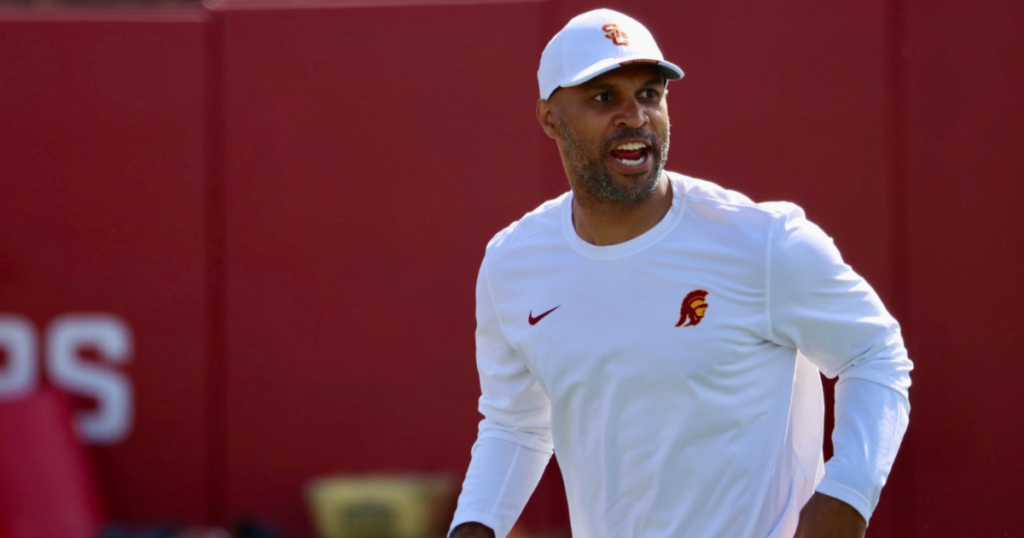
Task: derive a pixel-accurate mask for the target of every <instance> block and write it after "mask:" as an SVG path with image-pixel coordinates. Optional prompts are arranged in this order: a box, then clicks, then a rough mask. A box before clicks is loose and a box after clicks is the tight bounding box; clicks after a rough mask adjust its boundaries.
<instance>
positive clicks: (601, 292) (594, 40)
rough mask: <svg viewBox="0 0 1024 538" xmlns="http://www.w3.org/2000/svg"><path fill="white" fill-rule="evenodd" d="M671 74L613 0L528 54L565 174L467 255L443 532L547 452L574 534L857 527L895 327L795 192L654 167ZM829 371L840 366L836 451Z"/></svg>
mask: <svg viewBox="0 0 1024 538" xmlns="http://www.w3.org/2000/svg"><path fill="white" fill-rule="evenodd" d="M682 76H683V72H682V71H681V70H680V69H679V68H678V67H676V66H675V65H673V64H671V63H668V62H666V61H665V60H664V58H663V57H662V55H661V52H660V51H659V49H658V47H657V45H656V44H655V42H654V39H653V37H652V36H651V35H650V33H649V32H648V31H647V30H646V28H644V27H643V26H642V25H641V24H640V23H639V22H637V21H635V20H633V19H631V18H629V17H627V16H625V15H622V14H620V13H616V12H614V11H609V10H597V11H592V12H589V13H584V14H582V15H580V16H578V17H576V18H574V19H573V20H572V21H570V22H569V24H568V25H567V26H566V27H565V28H564V29H562V31H561V32H559V33H558V34H557V35H556V36H555V37H554V38H553V39H552V40H551V42H550V43H549V44H548V46H547V48H546V49H545V50H544V53H543V55H542V56H541V62H540V70H539V72H538V80H539V83H540V92H541V94H540V97H541V98H540V101H539V102H538V103H537V119H538V120H539V121H540V124H541V127H542V128H543V129H544V132H545V133H546V134H547V135H548V136H549V137H551V138H552V139H554V140H555V142H556V143H557V145H558V149H559V151H560V153H561V156H562V163H563V165H564V168H565V172H566V176H567V177H568V180H569V185H570V188H571V189H570V192H568V193H566V194H565V195H563V196H561V197H559V198H557V199H555V200H551V201H549V202H547V203H545V204H543V205H541V206H540V207H539V208H537V209H536V210H534V211H533V212H531V213H529V214H527V215H526V216H524V217H523V218H522V219H520V220H519V221H518V222H516V223H514V224H512V225H511V226H509V227H508V228H506V229H505V230H503V231H501V232H500V233H498V234H497V235H496V236H495V237H494V238H493V239H492V240H491V242H490V243H489V244H488V246H487V252H486V255H485V257H484V260H483V262H482V264H481V267H480V273H479V277H478V281H477V310H476V315H477V332H476V339H477V367H478V370H479V373H480V384H481V389H482V395H481V397H480V404H479V408H480V411H481V413H482V414H483V416H484V419H483V420H482V421H481V423H480V432H479V437H478V440H477V442H476V444H475V445H474V447H473V457H472V462H471V463H470V467H469V470H468V472H467V474H466V479H465V482H464V484H463V490H462V494H461V496H460V498H459V505H458V509H457V510H456V513H455V518H454V521H453V522H452V531H451V536H453V537H455V538H466V537H477V536H498V537H503V536H505V535H506V534H507V533H508V532H509V530H510V529H511V527H512V525H513V523H514V522H515V521H516V519H517V518H518V517H519V514H520V512H521V510H522V508H523V506H524V505H525V504H526V501H527V499H528V498H529V496H530V494H531V493H532V491H533V489H534V487H535V486H536V484H537V482H538V480H539V479H540V476H541V474H542V472H543V470H544V468H545V466H546V465H547V462H548V460H549V458H550V455H551V453H552V450H554V451H557V453H558V461H559V464H560V466H561V468H562V474H563V477H564V480H565V487H566V495H567V497H568V501H569V512H570V520H571V524H572V532H573V536H575V537H577V538H631V537H636V538H668V537H694V538H748V537H749V538H790V537H793V536H799V537H800V538H824V537H828V538H846V537H861V536H863V535H864V532H865V527H866V522H867V520H868V519H869V518H870V516H871V512H872V511H873V510H874V508H875V505H876V504H877V502H878V496H879V493H880V491H881V488H882V486H883V485H884V483H885V480H886V477H887V476H888V473H889V470H890V468H891V466H892V462H893V459H894V458H895V455H896V451H897V449H898V446H899V443H900V441H901V439H902V437H903V433H904V431H905V430H906V426H907V417H908V413H909V403H908V400H907V390H908V387H909V386H910V379H909V372H910V369H911V367H912V365H911V362H910V361H909V360H908V359H907V356H906V351H905V349H904V347H903V341H902V338H901V337H900V332H899V327H898V325H897V323H896V321H895V320H894V319H892V317H891V316H889V314H888V313H887V312H886V311H885V308H884V307H883V306H882V304H881V302H880V301H879V299H878V297H877V295H876V294H875V292H874V291H873V290H872V289H871V287H870V286H868V285H867V283H866V282H864V280H863V279H862V278H861V277H859V276H858V275H857V274H856V273H854V272H853V271H852V270H851V269H850V267H849V266H847V265H845V264H844V263H843V262H842V259H841V258H840V256H839V253H838V252H837V251H836V250H835V248H834V246H833V245H832V242H831V240H830V239H829V238H828V236H826V235H825V234H824V233H823V232H822V231H821V230H820V229H819V228H817V227H816V226H815V225H813V224H811V223H810V222H808V221H807V220H806V219H805V218H804V215H803V212H802V211H801V210H800V209H799V208H798V207H796V206H794V205H792V204H788V203H766V204H754V203H752V202H751V201H750V200H749V199H747V198H746V197H744V196H743V195H741V194H738V193H736V192H733V191H729V190H725V189H723V188H721V187H718V186H717V185H714V184H712V183H708V182H705V181H701V180H697V179H693V178H689V177H685V176H682V175H679V174H675V173H671V172H667V171H665V170H663V165H664V163H665V159H666V158H667V155H668V148H669V117H668V106H667V102H666V100H665V96H666V92H667V83H668V80H676V79H679V78H681V77H682ZM819 371H821V372H823V373H825V375H827V376H830V377H834V376H838V377H839V381H838V383H837V385H836V409H835V412H836V428H835V431H834V432H833V441H834V447H835V455H834V457H833V458H832V459H831V460H830V461H829V462H828V465H827V467H826V466H823V465H822V462H821V443H822V435H823V433H822V417H823V409H822V407H823V405H822V394H821V383H820V378H819Z"/></svg>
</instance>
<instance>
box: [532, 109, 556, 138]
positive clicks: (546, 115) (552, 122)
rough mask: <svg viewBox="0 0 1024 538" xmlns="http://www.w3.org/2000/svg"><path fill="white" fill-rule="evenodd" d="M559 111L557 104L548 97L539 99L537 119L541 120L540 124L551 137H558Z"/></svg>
mask: <svg viewBox="0 0 1024 538" xmlns="http://www.w3.org/2000/svg"><path fill="white" fill-rule="evenodd" d="M557 117H558V112H557V111H556V110H555V104H554V103H552V102H551V101H550V100H547V99H538V100H537V121H538V122H540V126H541V128H542V129H544V133H546V134H547V135H548V137H550V138H555V139H557V138H558V135H559V132H558V119H557Z"/></svg>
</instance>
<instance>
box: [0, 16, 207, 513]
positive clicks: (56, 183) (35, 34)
mask: <svg viewBox="0 0 1024 538" xmlns="http://www.w3.org/2000/svg"><path fill="white" fill-rule="evenodd" d="M205 19H206V15H205V14H204V13H203V12H201V11H199V10H186V11H181V10H167V11H163V12H158V13H153V12H133V11H127V10H118V11H112V12H84V13H79V14H71V15H68V14H66V13H61V12H59V11H56V12H41V13H39V12H18V11H10V12H2V13H0V36H2V37H0V43H2V44H0V65H2V66H3V68H2V69H0V88H2V90H0V91H2V98H0V118H2V119H0V125H2V126H0V182H2V189H0V190H2V192H3V195H2V196H0V311H2V312H4V313H8V314H15V315H18V316H22V317H24V318H25V319H27V320H28V321H29V322H30V324H31V326H33V327H34V328H35V332H36V333H37V338H36V340H37V342H38V346H37V347H38V353H37V357H36V358H35V360H36V361H38V364H39V371H40V372H41V375H42V380H41V382H47V383H53V382H55V381H56V380H55V379H53V378H52V376H50V375H49V371H48V369H49V368H52V367H53V366H54V360H55V359H54V358H53V357H52V355H53V353H55V352H56V350H55V349H54V348H53V347H52V346H50V345H49V344H51V343H54V340H53V335H54V334H55V332H56V331H58V329H57V326H58V323H57V322H56V320H57V319H58V318H61V317H62V316H65V315H68V314H83V315H87V316H92V318H91V319H97V316H112V317H114V318H118V319H120V320H121V322H123V325H124V327H125V328H126V329H127V339H126V340H127V343H128V346H129V347H128V349H127V352H126V354H124V355H122V354H121V352H120V351H119V350H118V349H117V347H116V346H115V347H114V348H112V349H106V348H104V347H103V346H102V345H99V344H95V345H91V344H89V342H90V340H89V337H88V335H86V338H85V341H86V345H83V346H81V347H77V348H76V349H75V350H74V351H75V353H76V355H77V357H78V358H77V359H76V361H80V362H82V363H86V364H91V365H92V367H93V368H95V369H97V370H98V373H95V374H94V376H98V377H99V378H101V379H103V380H105V381H102V382H101V383H108V386H109V383H115V385H116V383H117V381H118V380H126V381H127V389H128V390H127V391H126V393H127V395H128V398H129V401H128V402H127V404H126V405H127V406H128V413H129V416H127V417H125V420H127V421H128V427H129V429H128V431H127V432H126V433H125V434H124V435H123V436H122V437H120V438H111V439H110V440H108V441H106V442H104V443H101V444H97V445H94V447H95V450H94V456H95V460H96V464H97V468H98V470H99V472H100V477H101V482H102V486H103V490H104V493H105V497H106V501H107V504H108V507H109V512H110V514H111V515H112V517H115V518H118V519H121V520H136V521H163V520H185V521H189V520H191V521H199V520H202V519H203V518H205V517H207V511H206V503H207V498H206V494H207V487H208V482H207V443H208V435H209V432H210V430H209V428H208V423H207V402H208V387H207V367H208V360H209V357H208V356H207V354H206V346H205V342H204V337H205V336H204V331H205V328H206V320H207V318H206V307H207V302H206V289H205V273H206V243H205V236H204V228H205V219H206V215H205V195H206V193H205V189H206V181H205V180H206V151H207V150H206V144H207V140H206V136H205V133H206V129H207V124H206V117H205V102H206V101H205V99H206V94H205V91H206V80H205V69H206V68H205V61H204V59H205V54H206V50H205V46H206V39H205V35H206V31H207V27H206V24H205ZM64 319H65V320H67V319H68V318H64ZM103 319H105V318H100V321H101V322H102V321H103ZM71 321H72V322H74V320H71ZM66 326H67V325H65V327H66ZM81 326H83V325H82V324H80V325H79V327H81ZM102 331H103V329H100V332H102ZM94 332H96V331H94ZM124 332H125V331H120V332H119V333H118V335H115V337H114V338H115V339H117V338H122V337H123V336H125V335H124ZM102 338H103V336H102V334H100V335H99V336H98V337H97V340H96V342H100V341H101V340H102ZM118 341H124V340H123V339H122V340H118ZM108 351H113V353H114V355H116V356H111V355H108V353H107V352H108ZM122 356H123V358H124V360H125V361H126V362H124V363H117V362H115V361H114V359H116V358H118V357H122ZM8 360H10V357H8ZM0 364H2V361H0ZM9 364H10V363H8V365H9ZM79 370H81V369H79ZM79 377H81V376H79ZM73 392H77V393H78V394H79V395H81V396H86V395H88V394H92V392H91V389H84V390H80V391H74V390H73ZM122 393H124V392H122ZM80 403H81V406H80V407H81V409H82V410H83V412H85V413H87V414H89V413H95V412H97V411H98V412H101V413H104V412H106V410H107V407H108V406H115V407H116V406H117V405H118V404H117V403H116V402H113V401H97V400H96V399H95V398H90V397H84V398H82V399H81V402H80ZM0 405H2V403H0ZM8 442H13V440H10V439H5V440H4V443H8ZM26 474H27V475H28V476H31V470H26ZM8 478H10V477H8Z"/></svg>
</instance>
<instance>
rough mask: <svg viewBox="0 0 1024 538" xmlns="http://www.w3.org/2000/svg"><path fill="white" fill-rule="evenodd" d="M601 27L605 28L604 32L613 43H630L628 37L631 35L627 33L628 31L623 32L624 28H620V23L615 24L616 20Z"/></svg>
mask: <svg viewBox="0 0 1024 538" xmlns="http://www.w3.org/2000/svg"><path fill="white" fill-rule="evenodd" d="M601 29H602V30H604V32H605V34H604V36H605V37H607V38H608V39H611V40H612V43H615V44H616V45H628V44H629V40H628V39H626V38H627V37H629V36H628V35H626V32H623V31H622V30H619V25H618V24H615V23H614V22H610V23H608V24H606V25H604V26H602V27H601Z"/></svg>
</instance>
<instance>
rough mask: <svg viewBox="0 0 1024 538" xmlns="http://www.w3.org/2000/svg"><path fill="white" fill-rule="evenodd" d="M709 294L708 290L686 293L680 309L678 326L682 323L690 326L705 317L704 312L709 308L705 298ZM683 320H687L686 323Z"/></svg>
mask: <svg viewBox="0 0 1024 538" xmlns="http://www.w3.org/2000/svg"><path fill="white" fill-rule="evenodd" d="M707 296H708V292H707V291H705V290H693V291H691V292H690V293H687V294H686V298H685V299H683V307H682V308H681V309H680V310H679V323H676V327H679V326H680V325H682V326H683V327H690V326H693V325H696V324H698V323H700V320H702V319H704V312H706V311H707V309H708V303H706V302H705V299H706V298H707ZM683 322H686V324H685V325H684V324H683Z"/></svg>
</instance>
